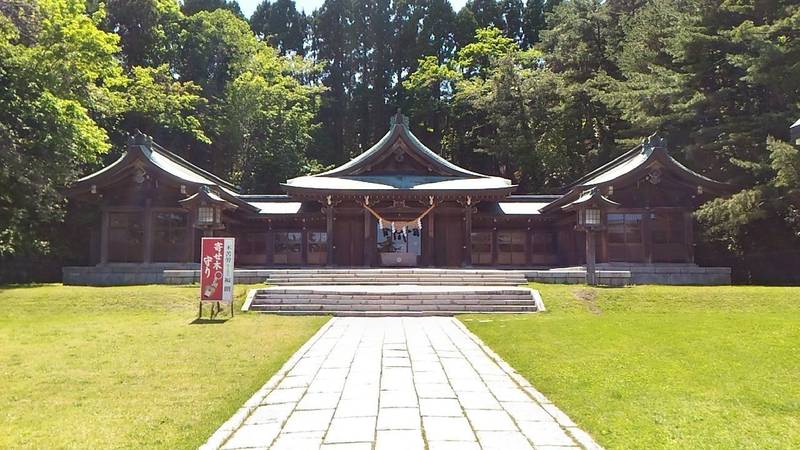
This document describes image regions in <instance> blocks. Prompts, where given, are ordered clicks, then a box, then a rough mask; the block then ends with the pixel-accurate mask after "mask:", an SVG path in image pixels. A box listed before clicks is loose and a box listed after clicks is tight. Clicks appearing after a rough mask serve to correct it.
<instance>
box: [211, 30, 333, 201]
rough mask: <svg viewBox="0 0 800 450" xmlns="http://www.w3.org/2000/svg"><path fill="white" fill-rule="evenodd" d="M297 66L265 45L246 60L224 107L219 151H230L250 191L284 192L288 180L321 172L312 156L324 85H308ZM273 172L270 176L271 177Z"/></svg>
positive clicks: (233, 174)
mask: <svg viewBox="0 0 800 450" xmlns="http://www.w3.org/2000/svg"><path fill="white" fill-rule="evenodd" d="M307 64H308V63H307V62H303V61H301V60H295V61H294V62H293V63H292V64H289V63H287V61H286V60H285V59H282V58H280V57H279V55H278V52H277V51H276V50H275V49H273V48H271V47H268V46H265V45H260V46H259V48H258V50H257V52H256V53H255V54H254V55H253V57H252V58H249V59H248V60H246V61H242V62H241V64H240V65H239V66H238V67H237V72H238V73H237V75H236V76H235V77H234V78H233V79H232V80H231V82H230V83H228V85H227V86H226V88H225V94H224V98H223V99H222V100H221V102H220V104H219V105H218V107H217V109H218V116H219V117H220V121H219V131H218V133H217V135H216V138H217V141H218V142H223V143H224V145H221V146H220V147H219V149H218V151H221V152H224V153H225V155H226V158H225V160H226V161H227V162H228V164H229V166H228V167H227V168H226V169H227V171H226V173H227V174H228V175H229V178H230V179H231V180H232V181H234V182H236V183H239V184H240V185H241V187H242V189H243V190H244V191H245V192H256V193H263V192H279V191H280V183H281V182H282V181H283V180H286V179H289V178H292V177H295V176H297V175H299V174H301V173H309V172H314V171H317V170H319V165H318V164H317V162H316V161H314V160H312V159H310V158H308V157H307V156H306V149H307V148H308V145H309V142H310V140H311V136H312V132H313V130H314V128H315V125H314V124H313V123H312V121H313V119H314V117H315V114H316V110H317V107H318V98H319V93H320V88H319V87H315V86H309V85H304V84H302V83H301V82H300V81H299V80H298V77H297V76H296V73H295V71H296V70H306V69H305V68H303V67H298V65H299V66H303V65H307ZM265 174H269V176H265Z"/></svg>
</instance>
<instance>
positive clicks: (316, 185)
mask: <svg viewBox="0 0 800 450" xmlns="http://www.w3.org/2000/svg"><path fill="white" fill-rule="evenodd" d="M286 186H289V187H294V188H305V189H319V190H325V191H336V190H348V191H393V190H422V191H438V190H443V191H452V190H466V189H507V188H509V187H512V184H511V182H510V181H509V180H506V179H505V178H499V177H470V178H459V177H441V176H420V175H381V176H348V177H331V176H325V177H318V176H315V175H310V176H304V177H297V178H293V179H291V180H289V181H288V182H287V183H286Z"/></svg>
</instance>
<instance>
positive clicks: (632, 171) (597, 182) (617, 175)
mask: <svg viewBox="0 0 800 450" xmlns="http://www.w3.org/2000/svg"><path fill="white" fill-rule="evenodd" d="M655 165H657V166H658V167H659V168H660V169H661V170H667V171H669V172H671V173H672V174H674V175H676V176H677V177H679V178H681V179H683V180H684V181H685V182H686V183H687V184H691V185H697V186H703V187H704V188H706V189H708V190H710V191H712V192H717V193H722V192H727V191H728V190H730V188H731V186H730V185H728V184H725V183H720V182H718V181H715V180H712V179H711V178H708V177H706V176H704V175H701V174H699V173H697V172H695V171H693V170H691V169H689V168H688V167H686V166H684V165H683V164H681V163H679V162H678V161H677V160H675V158H673V157H672V156H671V155H670V154H669V152H668V151H667V148H666V142H665V140H664V139H663V138H660V137H658V136H657V135H655V134H653V135H651V136H649V137H648V138H647V139H645V140H644V141H643V142H642V143H641V144H639V145H637V146H636V147H634V148H632V149H631V150H629V151H627V152H625V153H623V154H622V155H620V156H619V157H617V158H615V159H614V160H612V161H610V162H608V163H606V164H604V165H602V166H600V167H598V168H597V169H595V170H593V171H591V172H589V173H588V174H586V175H584V176H583V177H581V178H580V179H578V180H577V181H575V182H573V183H572V184H571V185H568V186H567V188H566V192H565V193H564V195H563V196H562V197H561V198H560V199H558V200H556V201H554V202H553V203H551V204H549V205H547V206H546V207H544V208H542V211H543V212H544V211H547V210H551V209H553V208H556V207H561V206H563V205H566V204H568V203H571V202H574V201H575V200H576V199H578V197H580V196H581V195H582V194H583V192H585V191H587V190H588V189H589V188H592V187H605V186H612V185H614V184H615V183H624V182H626V181H627V180H629V179H633V178H636V177H638V176H642V175H645V173H646V172H647V171H649V170H650V169H651V168H652V167H653V166H655Z"/></svg>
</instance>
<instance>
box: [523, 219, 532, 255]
mask: <svg viewBox="0 0 800 450" xmlns="http://www.w3.org/2000/svg"><path fill="white" fill-rule="evenodd" d="M525 265H526V266H528V267H531V266H532V265H533V233H531V219H528V228H527V231H526V233H525Z"/></svg>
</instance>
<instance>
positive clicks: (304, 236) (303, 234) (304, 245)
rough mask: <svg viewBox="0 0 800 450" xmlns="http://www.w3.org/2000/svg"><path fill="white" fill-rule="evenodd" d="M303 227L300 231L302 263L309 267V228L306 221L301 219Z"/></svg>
mask: <svg viewBox="0 0 800 450" xmlns="http://www.w3.org/2000/svg"><path fill="white" fill-rule="evenodd" d="M301 222H302V224H303V227H302V229H301V231H300V261H301V262H302V264H303V265H304V266H307V265H308V228H307V227H306V219H301Z"/></svg>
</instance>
